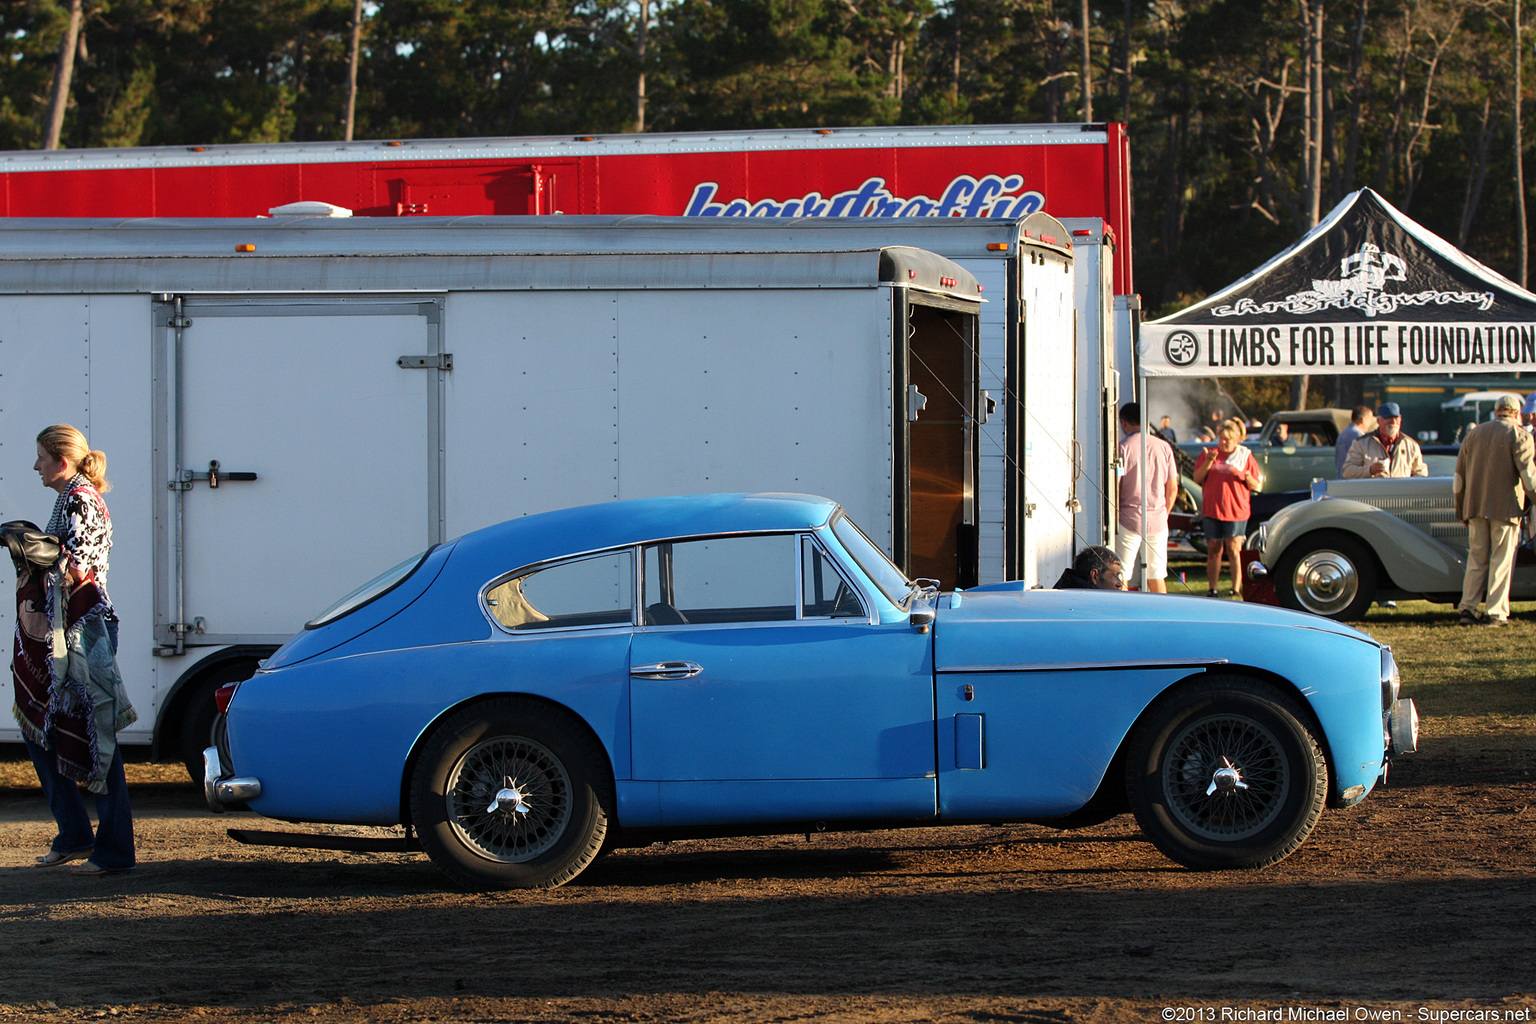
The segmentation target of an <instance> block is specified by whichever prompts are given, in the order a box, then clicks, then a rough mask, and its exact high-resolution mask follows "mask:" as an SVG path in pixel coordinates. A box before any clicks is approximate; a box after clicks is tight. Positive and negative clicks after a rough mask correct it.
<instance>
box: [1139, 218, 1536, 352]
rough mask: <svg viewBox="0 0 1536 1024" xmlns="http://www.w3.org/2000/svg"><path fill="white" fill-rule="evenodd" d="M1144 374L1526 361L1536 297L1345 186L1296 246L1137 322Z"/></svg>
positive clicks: (1535, 343)
mask: <svg viewBox="0 0 1536 1024" xmlns="http://www.w3.org/2000/svg"><path fill="white" fill-rule="evenodd" d="M1139 356H1140V363H1141V365H1140V368H1139V369H1140V372H1141V374H1142V375H1144V376H1147V377H1166V376H1197V377H1224V376H1257V375H1261V374H1275V375H1289V374H1297V373H1330V374H1331V373H1360V374H1380V373H1395V374H1400V373H1436V374H1443V373H1462V372H1476V373H1512V372H1514V371H1516V370H1536V295H1533V294H1532V293H1530V292H1528V291H1526V290H1524V289H1522V288H1520V287H1519V286H1517V285H1515V284H1514V283H1513V282H1511V281H1509V280H1508V279H1506V278H1504V277H1502V276H1501V275H1499V274H1498V273H1496V272H1495V271H1493V270H1490V269H1489V268H1487V267H1485V266H1483V265H1482V264H1480V263H1478V262H1477V261H1476V260H1473V259H1472V258H1471V257H1469V256H1467V255H1465V254H1464V253H1462V252H1461V251H1460V250H1458V249H1456V248H1455V247H1454V246H1452V245H1450V244H1449V243H1448V242H1446V241H1445V240H1444V239H1441V238H1440V237H1439V236H1437V235H1435V234H1433V233H1432V232H1429V231H1427V230H1425V229H1424V228H1423V227H1421V226H1419V225H1418V224H1416V223H1414V222H1413V221H1411V220H1409V219H1408V218H1406V217H1404V216H1403V215H1402V214H1401V213H1399V212H1398V211H1397V210H1396V209H1394V208H1393V207H1392V206H1391V205H1389V204H1388V203H1386V202H1385V201H1384V200H1382V199H1381V198H1380V197H1379V196H1377V195H1376V194H1375V193H1373V192H1371V191H1370V190H1368V189H1367V190H1362V191H1360V192H1356V193H1354V194H1352V195H1350V196H1349V197H1348V198H1346V199H1345V200H1344V202H1342V203H1340V204H1339V206H1338V207H1337V208H1335V209H1334V210H1333V211H1332V212H1331V213H1330V214H1329V215H1328V217H1327V218H1326V219H1325V220H1324V221H1323V222H1322V223H1321V224H1319V225H1318V226H1317V227H1316V228H1314V229H1313V230H1312V231H1311V232H1310V233H1308V235H1307V236H1306V237H1305V238H1303V239H1302V240H1301V241H1300V242H1298V243H1296V245H1294V246H1292V247H1291V248H1289V249H1287V250H1286V251H1285V252H1282V253H1281V254H1280V255H1278V256H1276V257H1275V258H1274V259H1272V260H1270V261H1269V262H1268V263H1266V264H1265V265H1264V266H1262V267H1260V268H1259V269H1258V270H1256V271H1254V272H1253V273H1252V274H1250V275H1248V276H1247V277H1245V278H1243V279H1242V280H1240V281H1238V282H1236V283H1235V284H1233V285H1231V286H1229V287H1227V288H1225V289H1223V290H1222V291H1221V292H1218V293H1217V294H1216V295H1213V296H1211V297H1210V298H1208V299H1206V300H1205V301H1203V302H1201V303H1198V304H1197V305H1194V306H1191V307H1190V308H1188V309H1185V310H1182V311H1180V312H1178V313H1175V314H1173V315H1172V316H1168V317H1164V318H1163V319H1161V320H1153V321H1149V322H1147V323H1144V324H1142V325H1141V336H1140V345H1139Z"/></svg>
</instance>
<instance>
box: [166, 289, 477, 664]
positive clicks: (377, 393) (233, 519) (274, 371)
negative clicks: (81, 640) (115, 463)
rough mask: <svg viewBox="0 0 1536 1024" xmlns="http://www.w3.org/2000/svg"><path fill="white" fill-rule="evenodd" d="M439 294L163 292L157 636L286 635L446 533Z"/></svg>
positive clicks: (178, 644) (185, 642)
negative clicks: (193, 294) (351, 295)
mask: <svg viewBox="0 0 1536 1024" xmlns="http://www.w3.org/2000/svg"><path fill="white" fill-rule="evenodd" d="M441 309H442V303H441V300H438V299H429V300H425V301H423V300H421V299H419V298H409V299H390V298H382V297H381V298H373V297H365V298H349V299H346V300H342V299H335V298H303V297H293V296H274V297H257V298H251V297H242V298H239V299H234V298H221V297H211V298H204V297H188V298H185V299H183V298H182V297H178V296H162V297H161V301H157V302H156V303H155V305H154V323H155V331H156V340H157V345H156V378H157V380H158V381H159V382H160V387H158V388H157V394H156V397H157V407H156V433H157V438H158V443H157V451H156V453H155V458H156V468H157V476H158V477H159V479H161V480H164V481H165V484H163V485H161V488H160V489H159V490H158V498H157V502H156V587H155V637H156V642H157V644H159V645H160V648H161V650H162V653H172V652H175V651H177V650H179V649H181V648H182V647H184V646H197V645H212V644H235V643H250V644H266V643H280V642H282V641H283V640H284V639H286V638H287V637H288V636H289V635H291V634H292V633H293V632H295V631H296V630H298V629H299V628H300V627H301V626H303V624H304V622H305V620H306V619H308V618H309V617H310V616H312V615H313V614H314V613H315V612H317V611H318V610H319V609H320V608H321V607H322V606H324V604H325V603H326V602H327V601H329V600H331V599H333V598H335V597H337V596H339V595H341V594H343V593H345V592H346V591H347V590H349V589H350V588H352V587H354V586H356V585H357V584H359V583H361V582H363V581H364V580H367V579H369V578H370V577H372V576H373V575H375V574H377V573H378V572H379V571H380V570H381V569H384V568H387V567H388V566H390V565H393V564H395V563H396V562H398V561H400V560H401V559H402V558H404V557H407V556H409V555H410V554H411V553H412V552H413V551H419V550H421V549H422V548H425V547H427V546H428V545H429V544H432V543H435V542H437V541H439V540H441V539H442V501H441V497H442V486H441V480H440V477H441V463H440V458H439V455H438V452H439V450H440V447H441V446H440V439H441V408H442V403H441V390H442V378H443V375H444V373H445V372H446V370H447V368H448V366H449V365H450V364H449V358H450V357H447V356H444V355H443V354H442V352H441V347H440V346H441V332H440V324H441V315H440V314H441Z"/></svg>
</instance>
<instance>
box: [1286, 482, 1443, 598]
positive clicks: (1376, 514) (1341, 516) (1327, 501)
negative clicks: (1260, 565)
mask: <svg viewBox="0 0 1536 1024" xmlns="http://www.w3.org/2000/svg"><path fill="white" fill-rule="evenodd" d="M1269 527H1270V528H1269V531H1268V533H1267V534H1266V536H1265V538H1264V550H1263V556H1262V557H1263V561H1264V564H1265V565H1266V566H1269V567H1271V568H1273V567H1274V566H1276V565H1278V564H1279V562H1280V560H1281V559H1282V558H1284V557H1285V553H1286V551H1287V550H1289V549H1290V548H1291V546H1292V545H1294V544H1296V543H1298V542H1301V541H1303V539H1304V538H1305V537H1306V536H1307V535H1308V534H1312V533H1316V532H1318V531H1321V530H1337V531H1339V532H1340V533H1345V534H1349V535H1351V536H1353V537H1356V538H1358V539H1359V540H1360V542H1361V543H1363V544H1364V545H1365V546H1366V547H1368V548H1370V550H1371V551H1372V552H1373V553H1374V554H1375V556H1376V560H1377V561H1378V562H1380V563H1381V567H1382V569H1383V570H1384V571H1385V572H1386V575H1387V577H1388V578H1389V579H1390V581H1391V583H1392V585H1393V586H1395V587H1397V588H1398V589H1400V590H1406V591H1410V592H1413V593H1436V592H1444V591H1449V590H1460V589H1461V579H1462V575H1463V573H1464V572H1465V570H1466V559H1465V557H1464V556H1463V554H1462V553H1461V552H1459V551H1457V550H1456V549H1455V548H1453V547H1451V546H1450V545H1449V544H1447V543H1445V542H1444V541H1442V540H1440V539H1438V538H1436V537H1433V536H1431V535H1430V534H1429V533H1427V532H1425V531H1424V530H1422V529H1420V528H1418V527H1416V526H1413V525H1411V524H1409V523H1405V522H1404V521H1403V520H1401V519H1399V518H1398V517H1397V516H1394V515H1392V514H1391V513H1389V512H1384V511H1382V510H1381V509H1379V508H1377V507H1376V506H1374V505H1368V504H1366V503H1365V502H1363V501H1355V500H1353V499H1350V498H1322V499H1319V500H1317V501H1312V502H1308V503H1306V504H1304V505H1293V506H1290V507H1289V508H1287V509H1284V510H1282V514H1281V515H1279V516H1276V517H1275V518H1274V519H1272V520H1270V523H1269Z"/></svg>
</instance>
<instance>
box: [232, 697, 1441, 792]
mask: <svg viewBox="0 0 1536 1024" xmlns="http://www.w3.org/2000/svg"><path fill="white" fill-rule="evenodd" d="M1418 749H1419V709H1418V708H1417V707H1415V706H1414V703H1413V701H1412V700H1410V699H1408V698H1406V697H1403V698H1401V699H1399V700H1395V701H1393V702H1392V706H1391V707H1390V708H1389V709H1388V710H1387V753H1388V754H1389V755H1392V754H1411V753H1413V752H1414V751H1415V750H1418ZM258 788H259V787H258Z"/></svg>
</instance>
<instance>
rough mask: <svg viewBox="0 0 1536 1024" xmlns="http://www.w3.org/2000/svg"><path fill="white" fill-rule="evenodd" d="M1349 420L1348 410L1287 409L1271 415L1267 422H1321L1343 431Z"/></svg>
mask: <svg viewBox="0 0 1536 1024" xmlns="http://www.w3.org/2000/svg"><path fill="white" fill-rule="evenodd" d="M1349 418H1350V410H1348V409H1288V410H1286V411H1285V412H1277V413H1273V414H1271V415H1270V417H1269V421H1270V423H1316V422H1317V421H1319V420H1321V421H1323V422H1324V423H1332V424H1333V426H1334V429H1335V430H1343V429H1344V428H1345V427H1347V426H1349ZM1266 425H1267V424H1266Z"/></svg>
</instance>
